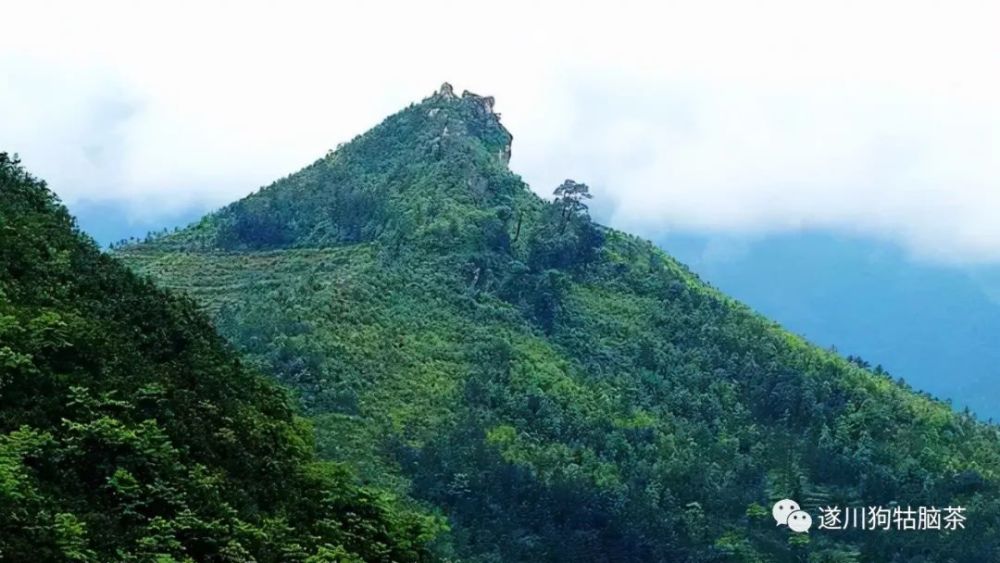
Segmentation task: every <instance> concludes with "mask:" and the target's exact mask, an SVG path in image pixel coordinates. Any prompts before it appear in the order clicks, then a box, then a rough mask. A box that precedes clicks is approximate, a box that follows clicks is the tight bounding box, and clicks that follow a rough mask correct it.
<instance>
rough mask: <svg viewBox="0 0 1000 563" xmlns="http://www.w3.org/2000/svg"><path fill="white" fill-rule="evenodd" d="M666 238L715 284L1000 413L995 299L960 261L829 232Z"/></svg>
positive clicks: (909, 376) (979, 409) (964, 402)
mask: <svg viewBox="0 0 1000 563" xmlns="http://www.w3.org/2000/svg"><path fill="white" fill-rule="evenodd" d="M657 242H658V243H659V244H660V246H661V247H662V248H665V249H667V250H669V251H670V252H671V253H672V254H673V255H674V256H677V257H678V258H680V259H683V260H684V261H685V263H687V264H688V265H690V266H691V268H692V269H694V270H695V271H697V272H698V273H699V275H701V276H703V277H704V279H706V280H707V281H710V282H711V283H712V284H713V285H715V286H716V287H718V288H719V289H721V290H723V291H725V292H726V293H727V294H729V295H732V296H734V297H736V298H738V299H740V300H741V301H743V302H745V303H747V304H748V305H750V306H752V307H753V308H754V309H756V310H757V311H760V312H761V313H763V314H765V315H767V316H768V317H770V318H773V319H775V320H777V321H779V322H780V323H781V324H782V325H784V326H786V327H788V328H789V329H790V330H793V331H794V332H796V333H798V334H802V335H804V336H806V337H807V338H809V339H810V340H812V341H814V342H816V343H817V344H821V345H823V346H835V347H836V348H837V350H839V351H840V352H841V353H842V354H849V355H852V356H857V357H861V358H864V359H865V360H868V361H870V362H871V363H872V364H881V365H882V366H883V367H884V368H885V369H886V370H888V371H889V372H890V373H892V374H894V375H899V376H903V377H905V379H906V381H907V383H909V384H910V385H912V386H914V387H915V388H916V389H920V390H924V391H928V392H930V393H933V394H934V395H936V396H938V397H942V398H948V399H951V400H952V401H953V402H954V405H955V407H956V408H959V409H961V408H965V407H969V408H971V409H972V410H973V411H974V412H975V413H976V414H977V415H979V416H980V417H981V418H984V419H985V418H992V419H1000V402H998V401H997V400H996V397H997V396H998V393H1000V349H998V348H997V347H996V346H995V345H994V336H993V335H995V334H998V333H1000V305H998V303H997V302H996V301H995V300H994V299H992V298H991V296H990V295H989V293H988V292H987V291H986V290H985V288H984V287H983V285H982V284H981V283H980V282H979V280H977V279H975V278H974V277H973V276H972V275H971V274H970V273H969V272H968V271H965V270H963V269H960V268H956V267H947V266H945V267H942V266H935V265H932V264H920V263H916V262H914V261H913V260H911V259H909V258H908V257H907V256H905V255H904V254H903V253H902V252H901V251H900V250H899V249H896V248H894V247H892V246H891V245H888V244H884V243H878V242H877V241H873V240H870V239H865V238H857V237H843V236H834V235H830V234H825V233H796V234H789V235H774V236H768V237H763V238H760V239H756V240H752V241H739V240H733V239H732V238H730V237H713V236H704V235H702V236H698V235H674V236H669V237H665V238H663V239H661V240H658V241H657Z"/></svg>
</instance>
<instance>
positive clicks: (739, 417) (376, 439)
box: [9, 91, 1000, 561]
mask: <svg viewBox="0 0 1000 563" xmlns="http://www.w3.org/2000/svg"><path fill="white" fill-rule="evenodd" d="M482 101H483V98H480V97H478V96H474V95H466V96H464V97H461V98H458V97H455V96H453V95H450V91H449V92H445V91H443V92H442V93H439V94H436V95H434V96H432V97H430V98H428V99H426V100H424V101H423V102H422V103H420V104H417V105H414V106H411V107H410V108H407V109H405V110H403V111H402V112H400V113H398V114H396V115H394V116H392V117H390V118H389V119H387V120H386V121H385V122H383V123H382V124H381V125H379V126H377V127H376V128H374V129H373V130H372V131H370V132H368V133H366V134H365V135H363V136H361V137H359V138H358V139H356V140H355V141H353V142H352V143H349V144H347V145H345V146H343V147H341V148H340V149H338V150H337V151H335V152H333V153H331V154H330V155H328V156H327V157H326V158H324V159H322V160H320V161H318V162H317V163H315V164H313V165H311V166H310V167H307V168H306V169H304V170H303V171H301V172H299V173H297V174H293V175H291V176H289V177H287V178H285V179H283V180H280V181H278V182H276V183H275V184H274V185H272V186H270V187H267V188H265V189H263V190H261V191H260V192H258V193H256V194H254V195H251V196H250V197H248V198H246V199H244V200H242V201H239V202H236V203H234V204H232V205H230V206H228V207H227V208H225V209H223V210H221V211H220V212H218V213H216V214H214V215H211V216H209V217H207V218H205V219H204V220H203V221H202V222H201V223H200V224H199V225H197V226H196V227H194V228H191V229H188V230H185V231H181V232H180V233H177V234H171V235H167V236H164V237H160V238H157V239H155V240H153V241H151V242H149V243H147V244H140V245H136V246H131V247H127V248H124V249H121V250H120V251H119V253H118V254H119V256H121V257H122V258H124V259H125V260H126V261H128V263H129V264H131V265H132V266H133V267H134V268H136V269H137V270H139V271H142V272H145V273H149V274H151V275H152V276H153V277H154V278H155V279H156V280H157V281H158V282H159V283H161V284H163V285H164V286H166V287H171V288H176V289H181V290H183V291H186V292H187V293H189V294H190V295H191V296H192V297H193V298H194V299H196V300H197V301H198V302H199V303H201V304H202V305H203V306H204V307H205V308H206V309H207V310H208V311H209V312H210V313H211V314H212V315H213V317H214V319H215V322H216V325H217V326H218V328H219V330H220V331H221V332H222V333H223V334H224V335H225V336H226V337H227V338H228V339H229V340H230V341H231V342H232V343H233V344H234V345H235V346H236V347H237V348H238V349H239V351H240V352H241V353H242V354H243V356H244V358H246V361H248V362H249V363H252V364H253V365H255V366H258V367H259V368H261V369H262V370H264V371H266V372H268V373H271V374H273V375H274V376H275V377H276V378H277V379H278V380H280V381H282V382H283V383H285V384H287V385H289V386H290V387H291V388H292V389H294V391H295V393H296V396H297V398H298V400H299V401H300V404H301V405H302V408H303V409H304V412H306V413H307V414H308V415H310V416H311V417H312V418H313V420H314V422H315V424H316V428H317V435H318V445H319V448H320V451H321V452H322V454H323V455H324V456H326V457H328V458H330V459H335V460H338V461H343V462H346V463H348V464H350V465H351V466H353V467H355V468H357V469H358V470H360V471H363V472H364V473H365V474H366V475H371V476H373V478H374V479H376V480H377V482H378V483H379V484H380V485H382V486H385V487H389V488H392V489H393V490H395V491H397V492H398V493H400V494H409V495H411V496H413V497H415V498H417V499H419V500H420V501H421V502H425V503H428V504H430V505H432V506H436V507H440V508H441V509H442V510H443V511H445V512H446V513H447V515H448V517H449V519H450V523H451V527H452V532H451V534H450V535H449V536H447V537H445V538H443V539H442V540H440V541H439V542H438V543H437V544H436V547H437V549H438V554H439V555H440V556H443V557H456V558H461V559H466V560H473V561H851V560H864V561H946V560H948V561H984V560H1000V501H998V500H997V499H998V498H1000V495H998V492H1000V491H998V487H997V485H998V479H1000V473H998V472H1000V437H998V433H997V428H996V427H994V426H991V425H985V424H982V423H979V422H977V421H975V420H974V419H973V418H971V417H970V416H967V415H963V414H958V413H954V412H952V411H951V410H950V408H949V407H948V406H947V405H945V404H942V403H940V402H937V401H934V400H932V399H929V398H927V397H924V396H920V395H918V394H915V393H913V392H912V391H910V390H909V389H907V388H905V387H903V386H901V385H899V384H897V383H895V382H894V381H892V380H891V379H889V378H888V377H887V376H886V375H885V374H882V373H873V372H871V371H869V370H868V369H866V368H865V367H864V366H862V365H858V364H857V363H855V362H849V361H847V360H845V359H842V358H840V357H838V356H836V355H835V354H834V353H831V352H829V351H825V350H821V349H818V348H816V347H814V346H811V345H809V344H808V343H806V342H804V341H802V339H800V338H798V337H796V336H794V335H791V334H789V333H787V332H786V331H784V330H782V329H781V328H780V327H778V326H776V325H774V324H773V323H771V322H769V321H768V320H766V319H764V318H762V317H760V316H758V315H756V314H754V313H753V312H752V311H750V310H749V309H747V308H746V307H744V306H742V305H740V304H738V303H736V302H734V301H732V300H730V299H728V298H726V297H725V296H723V295H721V294H720V293H718V292H717V291H715V290H714V289H712V288H710V287H708V286H706V285H705V284H703V283H702V282H701V281H700V280H698V278H697V277H696V276H694V275H693V274H692V273H691V272H689V271H688V270H687V269H686V268H685V267H684V266H682V265H680V264H678V263H677V262H675V261H674V260H673V259H671V258H670V257H669V256H666V255H665V254H664V253H662V252H661V251H659V250H658V249H656V248H655V247H654V246H653V245H651V244H649V243H648V242H645V241H642V240H639V239H637V238H634V237H631V236H629V235H626V234H624V233H621V232H618V231H615V230H612V229H607V228H604V227H601V226H598V225H595V224H594V223H593V222H592V221H591V220H590V218H589V217H588V216H587V214H586V208H585V206H583V200H584V199H586V197H585V195H584V194H589V191H588V190H587V189H586V186H585V185H583V184H578V183H576V182H571V181H570V182H567V183H565V184H564V185H563V186H561V187H560V192H559V193H557V194H556V195H557V198H556V201H554V202H548V201H545V200H542V199H541V198H538V197H537V196H535V195H534V194H533V193H532V192H531V191H530V190H529V189H528V188H527V186H525V185H524V184H523V183H522V182H521V181H520V179H519V178H518V177H517V176H515V175H513V174H512V173H511V172H510V171H509V170H508V169H507V168H506V159H505V158H504V155H506V154H508V152H509V147H508V146H507V144H508V143H509V140H510V137H509V134H507V132H506V131H505V130H504V129H503V128H502V126H500V124H499V121H498V119H497V117H496V115H495V114H492V113H491V111H490V110H489V109H484V108H487V107H488V106H484V105H483V103H482ZM258 209H266V210H267V213H266V214H265V215H266V216H268V217H270V218H273V219H275V221H276V225H277V227H276V228H277V229H279V230H281V231H282V232H284V233H285V234H284V235H282V237H281V238H274V237H272V236H271V234H269V233H271V232H272V230H273V229H271V228H270V227H268V228H261V229H260V230H255V229H249V230H247V231H246V232H244V231H243V230H241V229H240V228H235V227H234V225H240V224H241V221H254V220H256V219H254V217H258V216H259V215H258V214H257V213H258V212H257V210H258ZM269 220H270V219H269ZM234 229H235V230H234ZM241 233H242V234H241ZM9 361H13V362H16V361H18V360H16V359H12V360H9ZM785 497H790V498H796V499H799V500H800V502H802V503H803V506H804V507H806V508H810V509H813V510H815V509H816V508H817V507H818V506H819V504H820V503H822V504H823V505H826V504H840V505H841V506H844V505H848V504H850V505H854V506H860V505H868V504H879V505H888V504H889V503H892V502H904V503H909V504H913V505H920V504H926V505H937V506H945V505H948V504H951V505H962V506H965V507H967V508H968V511H969V521H970V522H974V523H975V524H974V525H970V526H968V527H967V529H965V530H962V531H959V532H955V533H951V534H948V533H934V532H927V533H920V534H875V533H866V532H861V531H858V532H851V531H846V532H843V533H842V534H834V533H828V534H822V533H814V534H811V535H810V537H809V538H808V541H805V540H804V539H803V538H802V537H797V538H795V539H792V540H791V541H790V536H789V533H788V530H787V529H785V528H783V527H780V528H779V527H776V526H775V525H774V523H773V521H771V522H768V520H769V518H764V517H762V516H763V515H766V514H767V509H766V507H769V506H770V505H771V503H772V502H773V501H774V500H776V499H779V498H785Z"/></svg>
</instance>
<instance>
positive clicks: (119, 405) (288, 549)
mask: <svg viewBox="0 0 1000 563" xmlns="http://www.w3.org/2000/svg"><path fill="white" fill-rule="evenodd" d="M439 526H440V524H439V523H438V522H437V521H436V520H435V519H434V518H431V517H428V516H424V515H421V514H418V513H415V512H413V511H411V510H409V509H407V508H405V507H403V506H402V505H400V504H399V503H398V502H396V501H394V500H393V499H392V498H391V496H390V495H388V493H386V492H385V491H380V490H378V489H374V488H369V487H363V486H360V485H359V484H358V483H357V482H356V481H355V479H354V478H353V477H352V475H351V474H350V473H349V472H347V471H346V470H345V469H344V468H343V467H341V466H338V465H334V464H331V463H329V462H323V461H319V460H317V458H316V456H315V454H314V445H313V433H312V430H311V428H310V427H309V426H308V425H307V424H306V423H304V422H303V420H302V419H299V418H297V417H295V416H294V415H293V410H292V408H291V407H290V404H289V401H288V399H287V397H286V396H285V394H284V392H282V391H281V390H280V389H279V388H277V387H276V386H275V385H274V384H273V383H270V382H269V381H267V380H266V379H265V378H263V377H262V376H260V375H258V374H257V373H256V372H254V371H253V370H250V369H247V368H245V367H244V366H242V365H241V363H240V361H239V360H238V359H237V357H236V355H235V354H234V353H233V351H231V350H230V349H229V348H228V347H227V346H226V345H225V344H224V343H223V341H222V340H221V339H220V338H219V337H218V336H217V335H216V334H215V332H214V331H213V329H212V328H211V327H210V325H209V323H208V322H207V321H206V320H205V318H204V317H203V316H202V315H201V314H200V313H198V312H197V310H196V308H195V305H194V304H193V303H192V302H191V301H190V300H188V299H184V298H178V297H174V296H172V295H170V294H167V293H165V292H163V291H161V290H158V289H156V288H154V287H153V285H152V284H151V283H150V282H149V281H145V280H142V279H140V278H138V277H137V276H135V275H133V274H132V273H131V272H129V271H128V270H127V269H125V268H124V267H123V266H122V265H121V264H119V263H118V262H117V261H116V260H114V259H113V258H111V257H110V256H107V255H105V254H102V253H101V252H100V251H98V249H97V248H96V247H95V246H94V244H93V243H92V242H90V241H88V240H86V239H85V238H84V237H83V236H81V235H80V234H79V233H78V232H77V230H76V228H75V227H74V225H73V221H72V219H71V218H70V217H69V216H68V215H67V213H66V211H65V209H64V208H63V207H62V206H61V205H59V204H58V203H57V202H56V200H55V198H54V197H53V196H52V194H51V193H50V192H49V191H48V190H47V189H46V188H45V186H44V184H43V183H42V182H40V181H38V180H35V179H34V178H32V177H31V176H30V175H28V174H27V173H26V172H25V171H24V170H23V169H22V168H21V167H20V166H19V164H18V162H17V160H16V159H15V158H11V157H9V156H8V155H7V154H5V153H0V558H2V559H4V560H5V561H101V562H103V561H152V560H156V561H275V562H277V561H282V562H284V561H307V560H309V561H333V560H361V559H364V560H372V561H404V560H409V561H416V560H422V559H426V558H427V557H428V554H427V552H426V547H425V546H426V544H427V542H428V541H429V540H430V539H431V536H432V535H433V534H434V533H435V531H436V530H438V529H439Z"/></svg>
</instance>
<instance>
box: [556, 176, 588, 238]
mask: <svg viewBox="0 0 1000 563" xmlns="http://www.w3.org/2000/svg"><path fill="white" fill-rule="evenodd" d="M553 193H554V194H555V196H556V204H557V205H559V206H560V207H561V208H562V214H561V218H562V222H561V224H560V227H559V231H560V232H562V231H563V230H565V229H566V223H567V222H569V218H570V217H572V216H574V215H578V214H580V213H586V212H587V204H585V203H583V200H585V199H591V198H592V197H594V196H592V195H590V187H589V186H587V184H581V183H579V182H576V181H574V180H569V179H567V180H566V181H565V182H563V183H562V184H560V185H559V187H558V188H556V190H555V192H553Z"/></svg>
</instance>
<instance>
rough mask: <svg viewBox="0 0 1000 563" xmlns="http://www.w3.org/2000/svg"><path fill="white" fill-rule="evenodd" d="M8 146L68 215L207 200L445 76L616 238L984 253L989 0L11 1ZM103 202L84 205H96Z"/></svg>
mask: <svg viewBox="0 0 1000 563" xmlns="http://www.w3.org/2000/svg"><path fill="white" fill-rule="evenodd" d="M0 13H2V14H3V17H4V19H5V20H6V21H7V22H8V24H7V25H5V26H4V32H3V33H2V34H0V150H7V151H10V152H17V153H19V154H20V155H21V158H22V160H23V161H24V163H25V165H26V166H27V167H28V168H29V169H30V170H32V171H33V172H34V173H36V174H37V175H39V176H41V177H43V178H45V179H47V180H48V181H49V184H50V186H51V187H52V188H53V189H54V190H55V191H56V192H57V193H58V194H59V195H60V196H61V197H62V198H63V199H64V201H66V202H67V203H69V204H71V205H72V204H80V203H82V202H91V203H92V204H94V205H104V204H106V203H107V202H115V203H118V204H123V205H124V208H125V209H127V213H128V214H129V215H130V216H131V217H134V218H135V219H136V220H143V221H150V220H152V219H155V218H156V217H157V216H162V215H169V214H178V213H183V212H185V210H190V209H192V208H205V209H208V208H213V207H218V206H221V205H223V204H225V203H227V202H229V201H231V200H233V199H236V198H239V197H242V196H244V195H246V194H248V193H250V192H252V191H254V190H256V189H257V188H258V187H260V186H262V185H266V184H268V183H270V182H271V181H272V180H274V179H277V178H279V177H282V176H285V175H287V174H288V173H291V172H293V171H295V170H297V169H299V168H301V167H302V166H304V165H306V164H308V163H310V162H312V161H314V160H315V159H317V158H319V157H320V156H322V155H323V154H325V152H326V151H327V150H328V149H331V148H333V147H335V146H336V145H337V144H339V143H341V142H345V141H349V140H350V139H351V138H352V137H354V136H355V135H357V134H360V133H362V132H364V131H365V130H366V129H368V128H370V127H371V126H373V125H375V124H376V123H378V122H379V121H380V120H381V119H382V118H383V117H385V116H386V115H388V114H390V113H392V112H395V111H396V110H398V109H401V108H402V107H404V106H406V105H407V104H409V103H411V102H415V101H419V100H420V99H422V98H423V97H425V96H427V95H429V94H430V93H431V92H432V91H433V90H435V89H436V88H437V87H438V86H439V85H440V83H441V82H443V81H449V82H451V83H452V84H454V86H455V88H456V89H457V90H458V91H461V90H463V89H469V90H471V91H474V92H476V93H479V94H489V95H493V96H495V97H496V99H497V110H498V111H500V112H501V113H502V115H503V122H504V124H505V125H506V126H507V128H508V129H509V130H510V131H511V132H512V133H513V135H514V146H513V159H512V162H511V167H512V168H513V169H514V171H515V172H517V173H519V174H521V175H522V176H523V177H524V178H525V180H527V181H528V182H529V184H531V185H532V187H533V189H535V190H536V191H538V192H539V193H542V194H548V193H550V192H551V190H552V189H553V188H554V187H555V186H556V185H558V184H559V183H560V182H561V181H562V180H563V179H565V178H573V179H575V180H578V181H582V182H586V183H588V184H589V185H591V187H592V190H593V191H594V192H595V194H596V196H597V198H596V200H595V202H597V203H596V204H595V205H597V206H599V207H600V208H601V209H602V212H603V213H604V214H605V215H606V216H608V217H609V218H610V219H609V220H610V222H612V223H613V224H614V225H615V226H620V227H626V228H628V229H629V230H631V231H634V232H638V233H640V234H644V235H646V236H650V237H656V236H660V235H663V234H665V233H669V232H674V231H694V232H711V233H724V234H727V235H754V236H759V235H764V234H769V233H772V234H773V233H787V232H796V231H815V230H825V231H830V232H837V233H844V234H849V235H852V236H865V237H873V238H877V239H880V240H883V241H888V242H891V243H893V244H896V245H898V246H899V247H900V248H902V249H904V250H905V251H906V252H907V253H908V254H909V255H910V256H912V257H913V258H914V259H918V260H925V261H928V262H931V263H937V264H954V265H962V266H968V267H980V266H991V265H996V264H997V263H1000V221H998V220H997V217H1000V158H998V157H997V155H1000V74H998V73H997V72H996V69H997V68H1000V34H997V33H995V27H996V23H997V22H998V21H1000V4H997V3H996V2H985V1H984V2H972V1H964V0H954V1H949V2H939V1H936V2H921V1H914V0H909V1H898V2H897V1H878V0H868V1H864V2H852V1H841V2H811V1H805V0H796V1H770V0H762V1H756V2H736V1H734V2H718V1H712V0H707V1H705V0H701V1H697V2H694V1H691V2H655V3H653V2H650V3H633V2H628V1H615V2H581V1H573V2H539V1H537V0H536V1H532V2H518V1H510V2H491V3H479V4H473V3H469V2H419V3H414V2H377V1H371V2H296V1H282V2H253V1H246V0H244V1H240V2H205V1H201V2H183V1H182V2H170V3H165V2H161V3H149V2H136V1H129V2H90V3H86V5H84V4H83V3H78V2H46V1H33V2H8V1H7V0H0ZM95 202H96V203H95Z"/></svg>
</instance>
